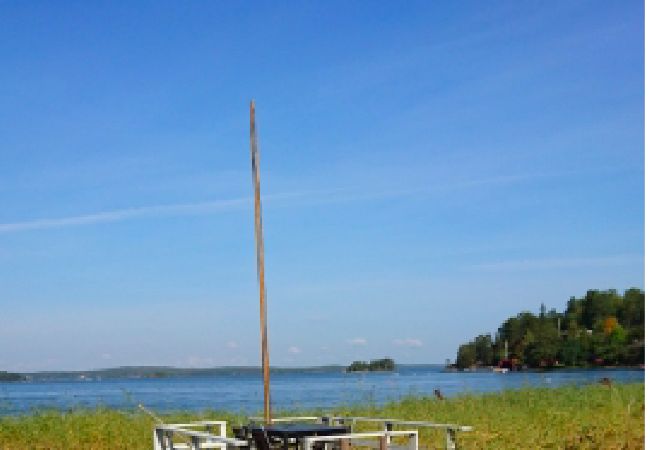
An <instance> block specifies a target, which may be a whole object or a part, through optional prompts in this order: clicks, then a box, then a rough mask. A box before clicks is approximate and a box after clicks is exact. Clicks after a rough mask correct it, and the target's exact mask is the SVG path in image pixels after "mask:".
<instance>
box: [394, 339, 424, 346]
mask: <svg viewBox="0 0 650 450" xmlns="http://www.w3.org/2000/svg"><path fill="white" fill-rule="evenodd" d="M393 345H397V346H398V347H411V348H419V347H422V345H424V344H423V343H422V341H421V340H420V339H415V338H406V339H395V340H394V341H393Z"/></svg>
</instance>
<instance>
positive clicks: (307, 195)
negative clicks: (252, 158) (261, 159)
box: [0, 172, 575, 234]
mask: <svg viewBox="0 0 650 450" xmlns="http://www.w3.org/2000/svg"><path fill="white" fill-rule="evenodd" d="M574 174H575V173H574V172H559V173H529V174H514V175H501V176H495V177H487V178H476V179H469V180H462V181H456V182H451V183H446V184H439V185H426V186H414V187H406V188H404V187H399V188H395V187H388V188H386V189H378V190H377V189H375V190H372V191H368V190H365V191H364V190H362V189H358V188H355V187H347V188H331V189H322V190H307V191H298V192H286V193H278V194H271V195H266V196H264V197H263V199H264V200H265V201H268V200H279V199H294V200H300V199H302V200H301V201H298V202H297V203H295V205H297V206H301V205H317V204H327V203H339V202H359V201H368V200H378V199H385V198H392V197H404V196H409V195H418V194H420V195H422V194H424V195H431V194H436V193H442V192H445V191H449V190H463V189H473V188H481V187H484V186H487V185H498V184H511V183H518V182H524V181H528V180H530V179H535V178H549V177H557V176H565V175H574ZM251 200H252V199H251V197H241V198H233V199H225V200H214V201H207V202H194V203H176V204H167V205H150V206H140V207H133V208H123V209H114V210H109V211H101V212H96V213H90V214H81V215H75V216H68V217H61V218H45V219H34V220H26V221H21V222H7V223H0V234H3V233H13V232H21V231H30V230H44V229H53V228H66V227H74V226H83V225H94V224H100V223H109V222H121V221H124V220H131V219H138V218H146V217H164V216H178V215H197V214H208V213H214V212H220V211H231V210H236V209H242V208H244V207H246V206H248V205H249V203H250V202H251Z"/></svg>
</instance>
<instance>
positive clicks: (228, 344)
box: [226, 341, 239, 348]
mask: <svg viewBox="0 0 650 450" xmlns="http://www.w3.org/2000/svg"><path fill="white" fill-rule="evenodd" d="M226 347H228V348H238V347H239V344H238V343H237V342H235V341H228V342H226Z"/></svg>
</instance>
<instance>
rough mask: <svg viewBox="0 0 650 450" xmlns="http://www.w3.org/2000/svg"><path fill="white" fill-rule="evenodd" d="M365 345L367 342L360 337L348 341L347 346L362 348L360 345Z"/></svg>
mask: <svg viewBox="0 0 650 450" xmlns="http://www.w3.org/2000/svg"><path fill="white" fill-rule="evenodd" d="M367 343H368V341H367V340H366V338H362V337H358V338H354V339H348V344H350V345H356V346H362V345H366V344H367Z"/></svg>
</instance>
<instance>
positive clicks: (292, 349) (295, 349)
mask: <svg viewBox="0 0 650 450" xmlns="http://www.w3.org/2000/svg"><path fill="white" fill-rule="evenodd" d="M287 351H288V352H289V353H291V354H292V355H297V354H298V353H300V352H301V351H302V350H300V349H299V348H298V347H296V346H291V347H289V350H287Z"/></svg>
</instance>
